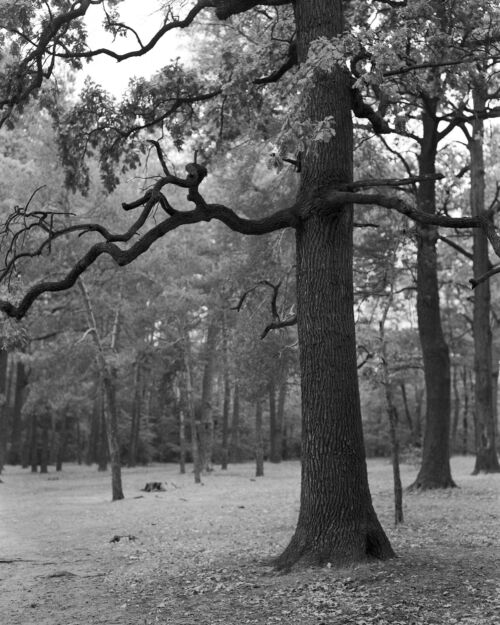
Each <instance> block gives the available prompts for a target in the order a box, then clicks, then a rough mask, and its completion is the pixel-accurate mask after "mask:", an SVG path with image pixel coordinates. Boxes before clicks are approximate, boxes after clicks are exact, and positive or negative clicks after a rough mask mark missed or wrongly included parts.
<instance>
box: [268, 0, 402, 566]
mask: <svg viewBox="0 0 500 625" xmlns="http://www.w3.org/2000/svg"><path fill="white" fill-rule="evenodd" d="M294 10H295V21H296V25H297V53H298V59H299V62H300V63H302V62H304V61H305V59H306V58H307V53H308V49H309V44H310V43H311V41H314V40H316V39H318V38H319V37H322V36H324V37H327V38H329V39H330V38H332V37H335V36H338V35H340V34H341V33H342V32H343V30H344V22H343V12H342V11H343V3H342V2H341V1H340V0H296V2H295V3H294ZM312 80H313V83H312V85H311V88H310V89H308V91H307V98H306V102H305V105H304V107H305V110H304V115H305V117H306V118H307V119H310V120H312V121H313V122H315V121H318V120H324V119H325V118H327V117H329V116H332V117H333V118H334V119H335V128H336V135H335V137H334V138H333V139H332V140H331V141H330V142H328V143H324V142H318V143H315V144H314V146H313V147H310V148H309V151H308V152H307V153H306V154H305V155H304V157H303V159H302V171H301V188H300V191H299V198H298V200H299V202H300V205H301V206H302V207H303V212H302V215H303V219H302V220H301V222H300V224H299V225H298V227H297V229H296V254H297V269H296V271H297V321H298V324H297V329H298V336H299V345H300V366H301V374H302V375H301V389H302V478H301V480H302V484H301V497H300V510H299V518H298V522H297V527H296V530H295V533H294V535H293V537H292V539H291V541H290V543H289V545H288V546H287V548H286V549H285V551H284V552H283V553H282V554H281V555H280V556H279V558H278V559H277V561H276V566H277V567H278V568H280V569H288V568H290V567H291V566H292V565H293V564H294V563H296V562H297V561H299V560H301V561H303V562H304V563H324V564H326V563H327V562H330V563H333V564H336V565H345V564H346V563H352V562H356V561H363V560H366V559H367V558H370V557H376V558H388V557H392V556H393V555H394V553H393V551H392V548H391V545H390V543H389V541H388V539H387V537H386V535H385V533H384V531H383V529H382V527H381V525H380V523H379V521H378V519H377V516H376V514H375V511H374V509H373V506H372V502H371V496H370V491H369V488H368V477H367V469H366V460H365V450H364V442H363V431H362V424H361V409H360V401H359V389H358V376H357V363H356V338H355V326H354V312H353V304H354V297H353V275H352V254H353V242H352V232H353V213H352V207H350V206H342V207H339V208H338V210H337V211H336V213H335V214H327V215H325V214H324V213H322V212H321V210H317V209H316V204H315V203H314V202H311V201H310V199H309V198H314V197H316V198H318V197H320V196H321V189H323V188H324V187H326V186H328V185H332V184H334V183H335V182H336V181H340V182H350V181H351V180H352V153H353V136H352V119H351V110H350V109H351V87H350V82H349V76H348V75H347V73H346V72H344V70H343V69H341V68H340V67H338V66H335V67H334V68H333V69H332V71H331V72H329V73H326V72H324V73H323V72H322V73H320V74H319V75H317V76H316V77H314V78H313V79H312Z"/></svg>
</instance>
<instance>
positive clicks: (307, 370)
mask: <svg viewBox="0 0 500 625" xmlns="http://www.w3.org/2000/svg"><path fill="white" fill-rule="evenodd" d="M94 3H95V0H94V2H91V1H90V0H83V1H82V2H80V3H78V4H77V5H75V6H73V7H72V8H71V9H70V10H67V11H63V12H62V13H58V14H56V15H55V17H54V18H53V19H52V20H51V21H49V26H48V27H47V26H42V31H41V34H40V35H39V37H38V39H37V42H38V44H37V46H36V47H35V48H34V49H33V50H31V51H30V53H29V54H26V55H25V56H24V57H23V58H22V59H21V60H20V62H19V63H18V65H17V66H16V71H17V72H18V74H17V75H19V72H24V74H25V75H26V81H24V83H23V82H22V81H11V82H10V83H9V82H8V83H4V87H3V89H4V94H3V97H2V102H1V103H2V104H3V105H4V107H5V108H4V110H5V111H6V113H5V114H6V115H8V114H9V113H10V112H11V110H12V107H14V106H16V104H18V103H20V102H21V101H22V100H23V98H26V97H27V96H28V94H30V93H33V92H34V91H35V90H36V89H37V88H38V86H39V84H40V81H42V80H43V78H44V76H45V75H46V74H50V67H49V69H48V70H45V73H44V72H43V71H42V70H40V69H39V68H42V67H44V64H43V62H41V59H43V58H45V55H46V54H49V55H53V54H54V52H53V47H52V44H54V45H55V46H56V50H57V52H56V54H57V55H59V56H62V57H63V58H67V59H72V60H73V62H74V63H76V62H77V61H78V59H81V58H90V57H92V56H93V55H95V54H99V53H106V54H111V55H113V56H115V58H118V59H121V58H122V57H121V56H120V55H117V54H116V53H113V52H111V51H102V50H101V51H94V52H93V51H87V50H83V51H82V49H81V47H79V48H78V47H77V48H76V49H75V48H74V47H72V46H71V45H70V44H68V39H67V38H68V36H69V34H71V35H74V34H75V29H73V30H72V29H71V25H72V24H73V23H74V22H73V20H74V19H75V18H78V17H81V16H82V15H84V14H85V12H86V11H87V9H88V8H89V7H90V6H91V5H93V4H94ZM98 4H100V3H98ZM257 4H259V3H258V2H257V1H256V0H214V1H211V0H200V1H199V2H198V3H197V4H196V5H195V6H194V7H193V8H192V9H191V11H190V12H189V13H188V15H187V17H186V18H185V19H183V20H178V19H167V21H166V22H165V23H164V24H163V25H162V27H161V29H160V30H159V32H158V35H157V36H156V37H155V38H153V39H152V40H151V42H150V43H148V44H145V45H144V46H143V45H141V46H140V49H139V50H138V51H137V52H134V53H133V54H134V55H137V54H143V53H145V52H147V50H149V49H150V48H151V47H152V46H153V45H154V44H155V43H156V41H157V40H158V39H159V38H160V37H161V36H162V35H164V34H165V33H166V32H168V30H171V29H172V28H175V27H186V26H188V25H189V24H190V23H191V22H192V21H193V20H194V19H195V17H196V16H197V15H198V14H199V13H200V12H201V11H202V10H205V9H207V8H210V7H212V8H215V15H216V17H217V18H219V19H228V18H230V17H232V16H233V17H234V16H237V15H239V14H245V13H246V12H248V11H250V10H251V9H253V8H254V7H256V6H257ZM260 4H263V5H267V6H268V7H269V6H271V7H275V8H276V7H279V6H281V5H285V4H287V2H286V1H285V0H267V2H262V3H260ZM283 11H284V12H283V15H284V17H283V18H282V17H281V15H282V14H281V13H280V12H279V11H277V12H276V15H277V21H278V22H280V23H281V22H283V21H285V20H288V21H289V22H290V23H292V25H293V26H294V27H295V30H296V36H295V39H294V40H293V45H292V46H291V47H290V48H289V49H288V50H287V54H286V56H287V58H288V66H287V68H285V69H289V68H291V67H293V66H294V65H295V64H298V65H299V68H301V70H303V74H301V75H300V77H301V80H302V82H301V83H300V88H299V89H297V88H296V92H297V91H299V94H298V95H299V103H298V104H296V106H295V111H294V115H295V119H294V120H293V124H294V127H295V128H296V129H297V131H298V132H301V133H302V139H301V142H302V143H303V145H302V148H303V149H302V150H301V151H302V154H301V155H300V157H299V158H296V159H293V161H294V165H295V167H296V168H297V170H300V171H299V173H300V184H299V190H298V193H297V197H296V200H295V202H294V203H293V204H292V205H291V206H290V207H288V208H283V209H280V210H277V211H275V212H274V213H272V214H270V215H268V216H266V217H262V218H258V219H250V218H245V217H240V216H239V215H238V214H237V213H236V212H235V211H233V210H232V209H230V208H228V207H226V206H224V205H223V204H221V203H218V202H217V203H211V202H208V201H207V200H206V199H205V198H204V196H203V195H202V193H201V192H200V185H201V184H202V182H203V180H204V178H205V177H206V174H207V169H206V168H205V167H204V166H202V165H200V164H199V163H197V162H194V163H190V164H189V165H187V166H186V171H187V176H186V177H185V178H181V177H179V176H176V175H173V174H172V173H171V172H170V169H169V167H168V165H167V163H166V161H165V158H164V155H163V151H162V149H161V147H160V145H159V144H158V143H157V142H153V145H154V147H155V150H156V153H157V156H158V159H159V162H160V164H161V173H160V176H159V178H157V179H156V182H155V183H154V184H153V186H152V187H151V188H150V189H149V190H148V191H147V192H146V193H145V194H143V195H142V196H141V197H140V198H138V199H137V200H135V201H133V202H129V203H125V204H124V205H123V207H124V209H125V210H127V211H128V210H134V209H139V208H140V212H139V216H138V217H137V218H136V220H135V222H134V224H133V225H132V226H131V227H130V228H129V229H128V230H127V231H126V232H124V233H114V232H111V231H110V230H109V229H108V228H105V227H103V226H102V225H101V224H95V223H92V224H89V223H87V224H81V223H79V224H74V225H70V226H68V225H66V223H64V224H62V225H60V228H59V229H57V230H55V229H54V227H53V224H52V226H51V228H49V229H47V226H46V223H45V221H44V219H42V218H41V217H40V215H38V214H35V213H34V212H33V211H30V210H29V207H28V208H26V207H25V208H24V209H19V210H18V215H21V216H22V218H23V219H24V220H25V221H24V222H23V223H25V224H31V223H34V224H35V225H34V226H33V228H34V229H36V228H38V231H39V232H40V231H41V232H42V233H44V234H45V238H44V248H45V247H46V246H47V245H48V243H47V241H50V242H55V241H56V240H57V239H60V238H61V237H63V236H68V235H70V234H73V233H78V234H82V233H85V234H86V235H90V234H92V235H94V236H96V237H98V238H99V241H98V242H96V243H94V244H93V245H90V247H89V248H88V251H87V252H86V253H85V254H83V255H82V256H81V257H80V259H79V260H78V261H77V262H76V264H74V265H73V266H72V267H71V268H70V269H69V271H68V272H67V273H66V274H65V276H63V277H62V278H61V279H55V280H46V281H41V282H38V283H36V284H34V285H32V286H31V287H29V288H28V289H27V291H26V292H25V293H24V295H23V296H22V297H21V298H20V299H19V301H18V302H17V303H13V302H12V301H9V300H6V299H3V300H1V301H0V309H1V310H3V311H4V313H6V314H7V315H10V316H12V317H14V318H22V317H23V316H24V315H25V314H26V313H27V312H28V310H29V308H30V306H31V305H32V304H33V302H34V301H35V300H36V299H37V298H39V297H40V296H41V295H42V294H44V293H51V292H57V291H61V290H64V289H67V288H70V287H71V286H72V285H74V284H75V282H76V281H77V279H78V278H79V276H80V275H81V274H82V273H83V272H84V271H85V270H86V269H87V268H88V267H89V266H90V265H92V264H93V263H94V262H95V261H96V260H97V259H98V258H99V257H101V256H102V255H108V256H110V257H111V258H112V259H114V260H115V262H116V263H117V264H118V265H120V266H125V265H128V264H129V263H131V262H133V261H134V260H135V259H137V258H138V257H139V256H140V255H141V254H143V253H144V252H146V251H147V250H148V249H149V248H150V247H151V245H153V243H154V242H155V241H157V240H158V239H159V238H161V237H163V236H164V235H166V234H167V233H169V232H172V231H174V230H175V229H177V228H179V227H180V226H185V225H187V224H194V223H204V222H208V221H211V220H213V219H216V220H219V221H221V222H222V223H224V224H226V226H228V227H229V228H231V229H233V230H235V231H237V232H240V233H242V234H247V235H261V234H265V233H269V232H274V231H276V230H279V229H282V228H293V229H294V230H295V234H296V263H297V327H298V337H299V343H300V369H301V387H302V413H303V428H302V433H303V434H302V458H303V463H302V488H301V501H300V512H299V519H298V523H297V527H296V530H295V533H294V535H293V537H292V539H291V541H290V543H289V545H288V547H287V548H286V549H285V551H284V553H283V554H282V555H281V556H280V557H278V558H277V560H276V565H277V566H278V567H279V568H282V569H287V568H289V567H290V566H292V565H293V564H294V563H296V562H297V561H304V562H309V563H326V562H331V563H334V564H345V563H346V562H356V561H364V560H366V559H367V558H381V559H385V558H390V557H392V556H393V555H394V554H393V550H392V548H391V546H390V543H389V541H388V539H387V537H386V535H385V533H384V531H383V529H382V527H381V525H380V523H379V521H378V519H377V516H376V514H375V511H374V508H373V505H372V501H371V497H370V492H369V488H368V479H367V471H366V462H365V452H364V446H363V433H362V425H361V412H360V402H359V390H358V380H357V361H356V341H355V328H354V314H353V282H352V262H353V244H352V232H353V207H352V205H353V203H356V204H359V205H373V204H380V205H381V206H384V207H386V208H388V209H392V210H396V211H399V212H401V213H403V214H405V215H407V216H409V217H412V218H414V219H418V220H419V221H420V222H422V223H426V224H432V225H441V226H450V227H481V228H484V229H485V231H486V232H487V233H488V235H489V238H490V241H492V243H493V244H494V245H495V247H496V249H497V250H498V249H499V245H498V243H499V241H498V235H497V234H496V231H493V230H492V229H491V228H490V227H489V222H488V220H487V219H486V217H485V216H484V215H481V216H478V217H462V218H458V217H457V218H452V217H448V216H445V215H444V216H441V215H439V216H436V215H432V214H429V213H426V212H422V211H419V210H416V209H414V208H413V207H412V206H410V205H408V204H407V203H406V202H405V201H404V200H403V199H402V198H401V197H400V196H398V195H392V196H387V195H385V194H384V193H381V192H375V193H365V192H360V191H359V189H363V188H366V187H381V186H384V185H389V186H392V187H398V186H401V185H404V184H407V182H408V181H399V185H398V181H394V180H392V181H380V180H379V181H373V180H370V181H358V182H353V167H352V154H353V127H352V118H351V110H354V112H355V114H357V115H358V116H361V117H364V118H368V119H369V120H371V121H372V123H373V124H374V127H375V128H376V130H377V131H384V130H387V129H388V128H387V124H386V123H385V122H384V121H383V120H382V119H381V118H380V116H378V115H377V113H376V111H374V109H372V108H371V107H369V106H368V105H366V104H364V103H363V101H362V98H361V94H360V92H359V91H358V90H357V89H356V87H353V79H352V76H351V75H350V74H349V72H348V71H346V68H345V66H343V65H342V64H341V63H338V62H336V61H335V60H334V61H333V62H331V60H330V62H329V63H327V64H326V66H325V64H324V63H323V61H324V59H322V58H321V55H319V56H318V55H316V56H315V55H314V54H311V52H312V50H313V49H314V50H315V51H316V52H318V48H320V45H319V44H321V42H322V38H326V39H327V40H337V39H338V38H339V37H342V35H343V33H344V26H345V22H344V3H343V2H341V1H340V0H296V2H295V3H294V4H293V18H292V14H291V12H290V11H288V10H285V9H283ZM259 15H260V14H259ZM168 18H171V13H168ZM111 27H112V28H113V27H114V28H115V29H118V30H119V28H120V27H119V26H118V23H114V25H113V24H112V25H111ZM75 28H76V29H77V32H78V33H81V31H80V30H79V26H75ZM48 42H50V45H49V43H48ZM317 42H319V44H318V43H317ZM126 56H127V55H125V56H123V58H126ZM128 56H130V55H128ZM51 58H53V59H55V57H54V56H51ZM174 69H175V68H174ZM174 69H172V68H170V70H169V71H170V73H169V72H165V73H164V75H165V76H167V77H168V76H170V77H171V76H172V72H174ZM284 73H285V70H278V71H276V72H274V73H273V74H271V75H269V76H268V77H266V78H265V79H260V81H259V82H258V84H260V85H266V84H272V83H273V82H274V81H276V80H278V79H279V78H280V77H281V76H282V75H283V74H284ZM174 78H175V79H176V80H174V81H173V82H171V83H170V85H166V84H165V85H164V87H163V88H165V87H167V86H170V87H174V86H176V87H175V89H174V93H175V94H176V95H175V97H174V99H173V100H172V99H171V100H170V101H169V102H168V104H167V106H166V107H165V105H164V106H163V108H162V113H161V114H160V115H158V114H157V109H156V108H155V107H153V109H152V110H150V109H148V108H147V107H146V108H143V109H141V110H142V115H141V119H142V120H144V123H142V122H141V123H140V124H139V126H137V125H135V126H134V127H133V128H131V129H130V128H129V133H128V134H127V133H126V132H125V134H123V135H122V136H126V137H130V136H131V135H132V134H133V133H134V132H135V131H137V130H139V129H141V128H145V127H151V126H152V125H153V124H154V123H163V121H164V120H165V119H166V118H167V117H168V116H169V115H172V114H177V113H178V112H179V111H182V110H185V111H187V112H186V115H187V116H188V118H189V119H191V120H192V119H193V117H192V116H191V115H190V114H189V111H190V110H191V111H192V109H193V106H194V105H195V104H196V102H205V101H207V100H210V99H217V98H219V97H221V98H222V100H224V97H225V93H224V90H223V88H222V87H220V85H219V86H213V87H212V89H211V90H208V89H207V88H206V87H207V85H206V84H201V83H200V82H199V81H196V80H195V79H194V78H193V75H192V74H190V73H186V74H184V75H182V74H181V75H175V74H174ZM254 84H255V81H254ZM143 86H144V85H143ZM157 87H158V83H157V85H156V87H155V88H157ZM193 90H194V91H193ZM86 93H87V96H88V97H87V100H86V104H87V105H88V106H90V107H91V106H92V103H93V102H94V103H96V102H97V103H98V107H97V109H94V110H91V109H86V110H87V112H89V115H87V116H85V110H84V108H81V107H80V108H79V109H78V110H79V111H80V118H81V120H82V123H85V124H91V123H93V122H94V121H96V122H98V121H99V120H101V121H102V120H105V118H106V115H108V114H110V113H111V112H113V119H114V122H113V123H118V124H121V123H127V122H128V121H129V120H130V119H131V118H133V119H136V118H137V113H136V111H135V110H134V109H133V106H132V103H131V102H127V103H126V106H125V109H123V111H122V112H123V116H122V115H121V113H119V114H116V113H115V112H114V111H113V107H112V102H110V100H109V98H105V97H102V90H101V91H99V90H97V91H96V90H93V91H92V92H91V90H87V92H86ZM153 95H154V94H153V92H152V91H148V100H147V101H148V102H151V98H152V97H153ZM245 97H246V96H245ZM257 100H258V98H256V100H255V107H256V111H257V113H260V112H261V111H259V110H258V104H257ZM142 104H143V101H141V105H142ZM101 105H102V106H104V108H102V106H101ZM127 107H128V110H126V109H127ZM132 113H133V114H132ZM131 114H132V117H131ZM235 114H236V113H235ZM72 120H73V121H74V122H76V121H77V117H73V118H72ZM99 123H100V122H99ZM103 123H107V122H105V121H104V122H103ZM333 123H334V124H335V126H334V127H333V126H332V124H333ZM106 128H107V129H108V130H109V133H108V132H107V130H106V129H102V131H101V133H100V135H96V134H93V135H92V136H93V138H92V141H93V146H94V147H95V148H96V147H97V146H98V143H99V136H100V137H101V138H102V139H104V140H105V139H106V138H108V139H109V138H110V137H111V138H113V137H116V134H115V132H116V131H115V130H114V129H113V128H111V127H107V126H106ZM177 130H178V129H177ZM87 132H88V129H87ZM120 132H121V130H120ZM118 143H119V142H118ZM116 145H118V144H116ZM74 147H75V148H76V147H77V146H76V145H74ZM117 158H118V157H117V156H116V153H114V156H113V153H111V152H107V155H106V156H105V157H104V158H103V164H104V165H105V167H106V168H107V169H106V173H107V174H108V177H109V174H110V168H112V165H113V163H114V162H116V160H117ZM113 159H114V160H113ZM289 160H292V159H289ZM136 162H137V161H136ZM132 164H133V163H132ZM433 177H434V176H433V174H431V175H430V176H426V177H425V178H424V179H425V180H428V179H433ZM111 179H112V176H111ZM419 180H422V178H418V177H416V178H413V179H412V180H411V182H412V183H418V182H419ZM111 182H112V180H111ZM167 185H171V186H174V187H176V186H177V187H180V188H183V189H187V191H188V200H189V201H190V202H192V203H193V204H194V208H193V209H192V210H178V209H176V208H174V207H173V206H172V204H171V203H170V202H169V201H168V200H167V198H166V197H165V195H164V193H163V190H164V189H165V188H166V187H167ZM155 207H159V208H160V209H161V210H162V211H163V212H164V213H165V215H166V217H165V218H164V219H163V220H160V221H159V222H158V223H156V224H155V225H152V224H151V222H148V219H149V217H150V216H151V214H152V212H153V209H154V208H155ZM11 223H12V222H11ZM146 223H148V228H149V229H146V230H145V231H144V230H143V226H145V225H146ZM137 233H139V236H138V237H136V238H134V242H133V243H131V244H130V246H129V247H120V246H119V245H118V243H122V244H123V243H125V244H126V243H128V242H130V241H131V239H132V237H133V236H134V235H136V234H137ZM7 235H12V232H11V231H10V232H8V233H7ZM16 242H17V241H16ZM44 248H43V249H44ZM9 249H10V250H11V252H12V253H11V256H10V259H9V261H8V263H7V267H6V272H4V275H7V274H8V273H9V271H12V268H13V267H15V266H16V263H17V262H18V261H19V260H20V259H19V256H18V254H16V248H15V245H14V247H10V248H9ZM32 255H36V249H35V251H34V252H32ZM188 368H189V366H188Z"/></svg>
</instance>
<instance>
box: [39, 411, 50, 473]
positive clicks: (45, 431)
mask: <svg viewBox="0 0 500 625" xmlns="http://www.w3.org/2000/svg"><path fill="white" fill-rule="evenodd" d="M51 420H52V419H51V416H50V413H49V412H44V413H43V414H42V417H41V428H42V436H41V441H40V473H48V471H49V453H50V452H49V430H50V425H51Z"/></svg>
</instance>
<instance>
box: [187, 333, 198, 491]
mask: <svg viewBox="0 0 500 625" xmlns="http://www.w3.org/2000/svg"><path fill="white" fill-rule="evenodd" d="M184 367H185V371H186V405H187V407H188V413H189V424H190V426H191V453H192V455H193V470H194V482H195V484H201V458H200V445H199V423H197V420H196V413H195V406H194V392H193V374H192V367H191V341H190V338H189V334H188V332H187V331H186V332H185V336H184Z"/></svg>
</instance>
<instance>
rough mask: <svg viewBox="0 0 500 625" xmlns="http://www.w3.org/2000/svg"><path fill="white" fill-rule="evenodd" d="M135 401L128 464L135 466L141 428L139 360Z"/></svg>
mask: <svg viewBox="0 0 500 625" xmlns="http://www.w3.org/2000/svg"><path fill="white" fill-rule="evenodd" d="M134 373H135V374H134V401H133V405H132V421H131V424H130V437H129V447H128V463H127V464H128V466H129V467H135V466H136V464H137V449H138V447H139V433H140V429H141V404H142V389H141V384H142V380H141V366H140V363H139V362H136V363H135V372H134Z"/></svg>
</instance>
